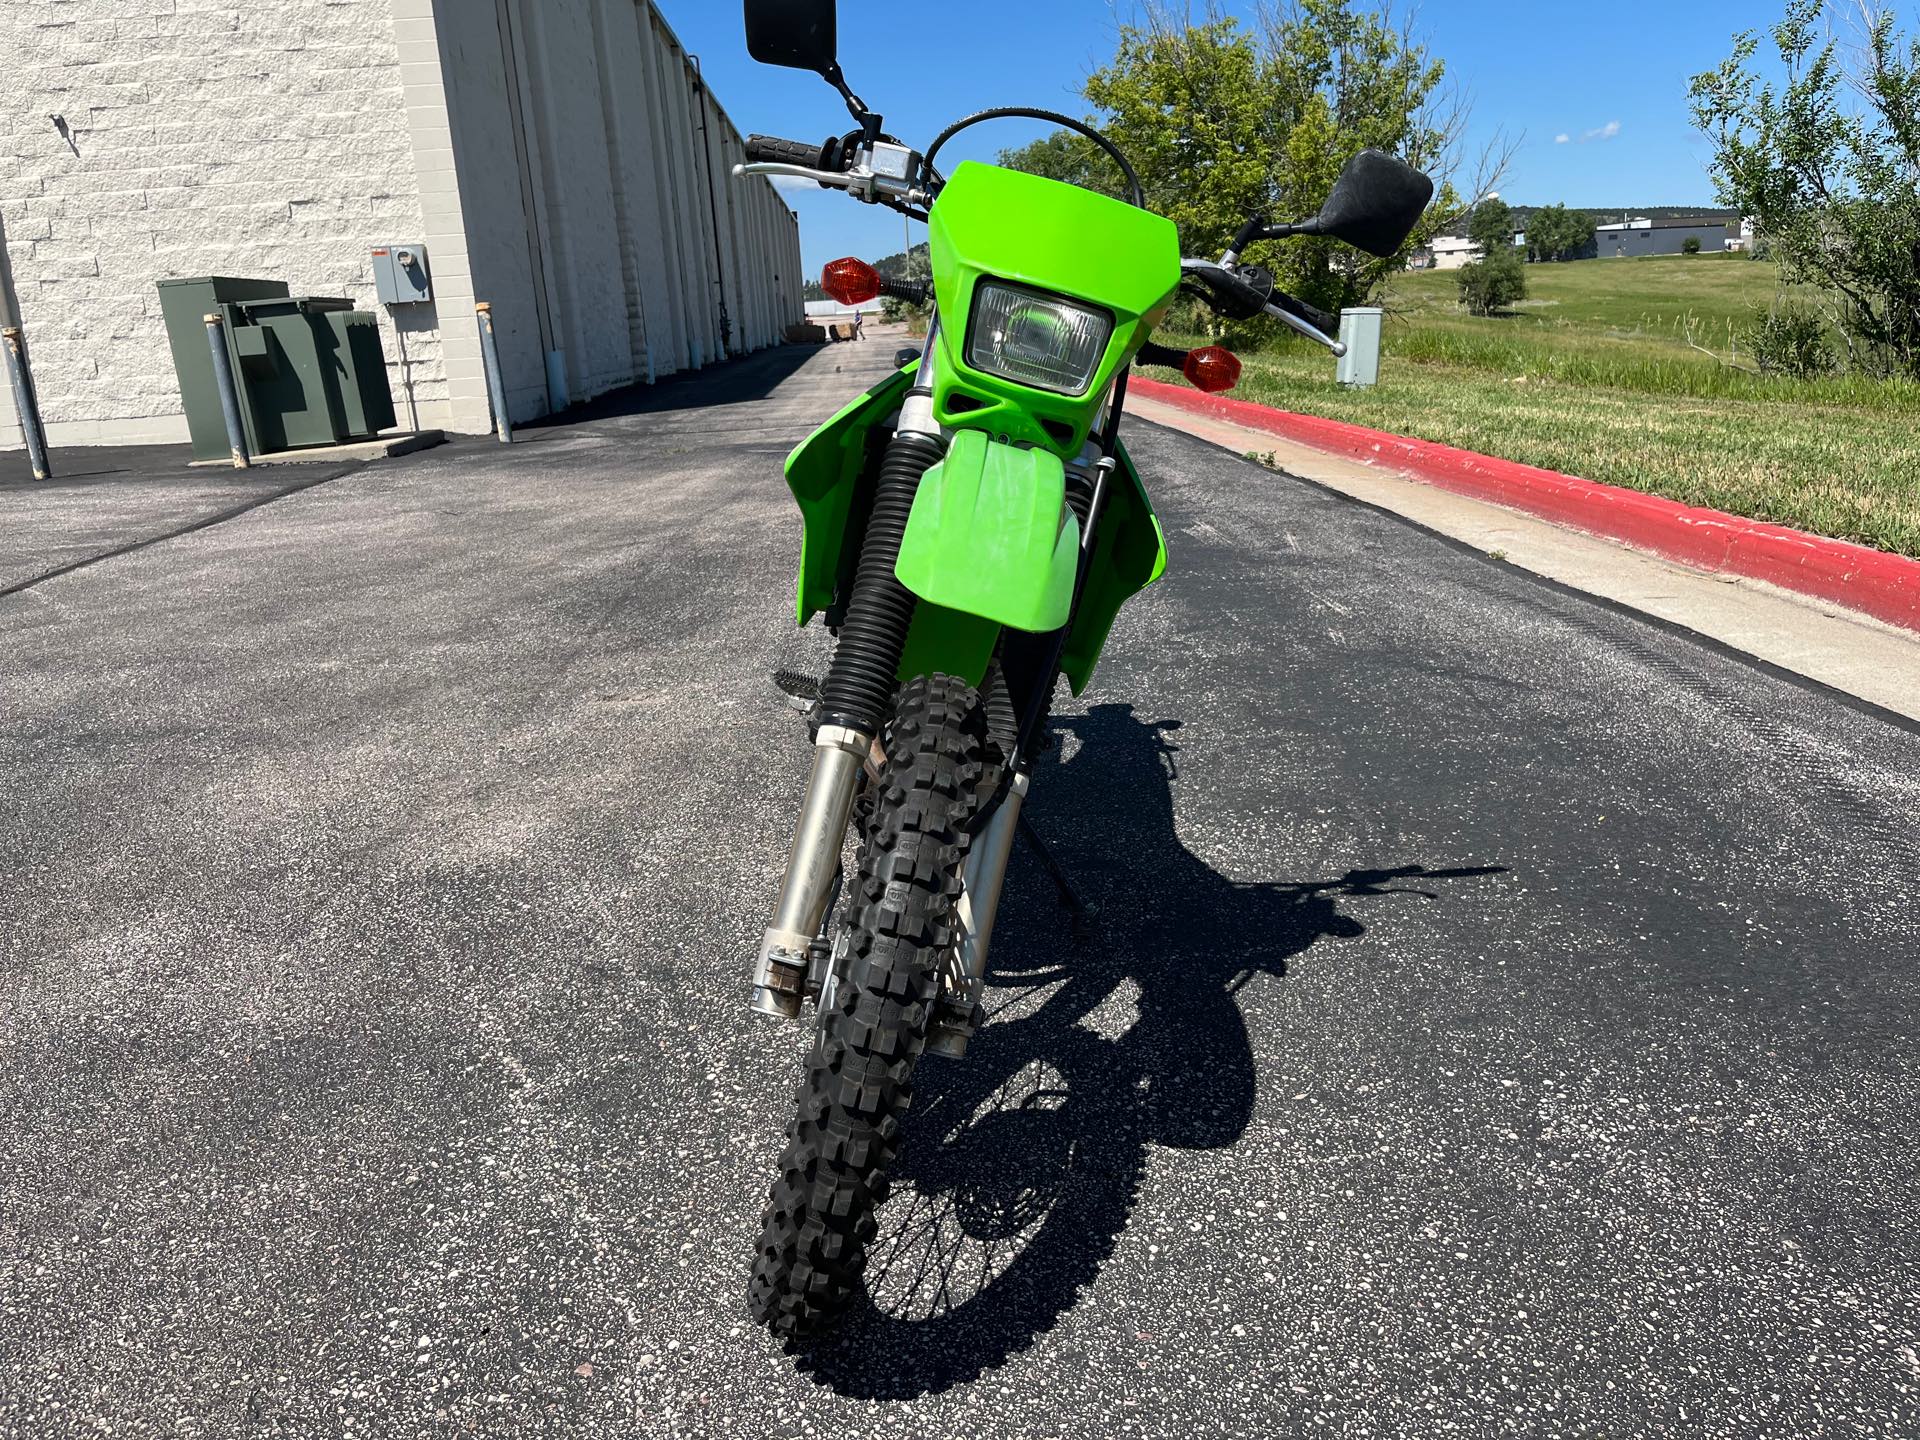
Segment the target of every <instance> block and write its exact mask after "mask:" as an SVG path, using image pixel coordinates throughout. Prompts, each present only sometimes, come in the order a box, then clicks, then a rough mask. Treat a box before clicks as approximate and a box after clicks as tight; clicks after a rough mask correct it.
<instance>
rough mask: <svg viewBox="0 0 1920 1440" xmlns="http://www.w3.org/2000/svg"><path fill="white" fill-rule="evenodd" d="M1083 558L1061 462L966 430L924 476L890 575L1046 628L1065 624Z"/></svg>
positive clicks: (988, 614) (971, 611) (952, 602)
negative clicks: (1068, 500) (1081, 558)
mask: <svg viewBox="0 0 1920 1440" xmlns="http://www.w3.org/2000/svg"><path fill="white" fill-rule="evenodd" d="M1079 558H1080V523H1079V521H1077V520H1075V519H1074V517H1073V512H1072V511H1071V510H1069V509H1068V508H1067V477H1066V472H1065V471H1064V470H1062V469H1061V466H1060V457H1059V456H1058V455H1055V454H1053V453H1052V452H1051V451H1047V450H1021V449H1018V448H1016V447H1014V446H1012V445H1002V444H999V443H998V442H996V441H993V440H990V439H988V438H987V437H986V436H985V435H984V434H982V433H981V432H980V431H978V430H962V431H960V432H959V433H958V434H956V435H955V436H954V437H953V441H952V443H951V444H949V445H948V446H947V453H946V457H945V458H944V459H942V460H941V461H940V463H939V464H937V465H935V466H934V467H933V468H932V469H931V470H929V471H927V473H926V474H925V475H924V476H922V477H921V480H920V488H919V489H918V490H917V491H916V492H915V493H914V497H913V511H912V513H911V514H910V515H908V517H907V533H906V535H905V536H904V537H903V538H902V539H901V541H900V558H899V560H898V561H896V562H895V564H894V567H893V573H894V574H895V575H897V576H899V577H900V583H901V584H902V585H904V586H906V587H907V589H909V590H911V591H912V592H913V593H914V594H915V595H918V596H919V597H920V598H921V599H922V600H930V601H932V602H933V603H934V604H936V605H944V606H945V607H946V608H947V609H949V610H959V611H963V612H964V613H966V614H968V615H978V616H981V617H983V618H985V619H988V620H993V621H997V622H998V623H1000V624H1002V625H1011V626H1012V627H1013V628H1014V629H1016V630H1033V631H1046V630H1058V629H1059V628H1060V627H1061V626H1062V625H1065V624H1066V623H1067V616H1068V613H1069V612H1070V611H1071V610H1072V608H1073V579H1074V573H1075V571H1076V570H1077V568H1078V564H1079Z"/></svg>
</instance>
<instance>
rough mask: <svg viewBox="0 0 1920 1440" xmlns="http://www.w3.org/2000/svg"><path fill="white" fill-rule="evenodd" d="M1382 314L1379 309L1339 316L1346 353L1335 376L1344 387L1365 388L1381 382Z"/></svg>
mask: <svg viewBox="0 0 1920 1440" xmlns="http://www.w3.org/2000/svg"><path fill="white" fill-rule="evenodd" d="M1380 313H1381V312H1380V308H1379V307H1378V306H1377V305H1364V306H1358V307H1356V308H1354V309H1352V310H1342V311H1341V312H1340V340H1341V343H1342V344H1344V345H1345V346H1346V347H1347V353H1346V354H1344V355H1342V356H1341V357H1340V367H1339V369H1338V370H1337V371H1335V374H1336V376H1337V377H1338V378H1339V381H1340V383H1341V384H1342V385H1352V386H1355V387H1359V388H1364V387H1366V386H1369V385H1374V384H1377V383H1378V382H1379V379H1380Z"/></svg>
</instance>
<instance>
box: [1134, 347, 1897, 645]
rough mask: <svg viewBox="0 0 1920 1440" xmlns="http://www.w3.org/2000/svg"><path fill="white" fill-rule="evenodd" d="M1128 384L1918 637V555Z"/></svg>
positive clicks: (1161, 386) (1380, 434) (1146, 383)
mask: <svg viewBox="0 0 1920 1440" xmlns="http://www.w3.org/2000/svg"><path fill="white" fill-rule="evenodd" d="M1127 383H1128V388H1129V391H1130V393H1133V394H1138V395H1144V396H1146V397H1147V398H1148V399H1150V400H1158V401H1160V402H1162V403H1163V404H1167V405H1173V406H1176V407H1177V408H1179V409H1182V410H1191V411H1193V412H1194V413H1196V414H1199V415H1210V416H1213V417H1214V418H1215V419H1218V420H1228V421H1231V422H1232V423H1234V424H1235V425H1244V426H1246V427H1247V428H1248V429H1252V430H1264V431H1266V432H1268V433H1269V434H1273V435H1279V436H1281V437H1283V438H1285V439H1288V440H1295V441H1298V442H1299V443H1300V444H1302V445H1311V446H1313V447H1314V448H1315V449H1317V450H1328V451H1332V452H1333V453H1335V454H1338V455H1346V456H1350V457H1352V458H1354V459H1356V460H1365V461H1370V462H1372V463H1375V464H1384V465H1389V466H1393V467H1395V468H1398V469H1404V470H1407V471H1410V472H1411V473H1412V474H1413V476H1414V477H1415V478H1416V479H1419V480H1424V481H1426V482H1427V483H1428V484H1430V485H1436V486H1438V487H1439V488H1440V489H1442V490H1451V491H1454V492H1455V493H1457V494H1461V495H1471V496H1472V497H1473V498H1474V499H1476V500H1490V501H1492V502H1493V503H1495V504H1496V505H1505V506H1507V507H1509V508H1510V509H1514V510H1524V511H1526V512H1527V513H1528V514H1530V515H1538V516H1540V517H1541V518H1542V519H1544V520H1553V521H1557V522H1558V523H1560V524H1562V525H1570V526H1572V527H1573V528H1575V529H1577V530H1585V531H1588V532H1589V533H1591V534H1595V535H1604V536H1606V537H1607V538H1609V539H1612V540H1618V541H1620V542H1622V543H1623V544H1626V545H1631V546H1633V547H1634V548H1635V549H1639V550H1650V551H1652V552H1653V553H1654V554H1656V555H1659V556H1662V557H1664V558H1666V559H1668V560H1676V561H1678V562H1679V563H1681V564H1682V565H1691V566H1694V567H1695V568H1697V569H1701V570H1712V571H1725V572H1728V573H1730V574H1734V575H1744V576H1746V577H1748V578H1749V579H1753V580H1765V581H1766V582H1767V583H1768V584H1771V585H1778V586H1780V587H1781V588H1782V589H1784V590H1797V591H1799V592H1800V593H1801V594H1803V595H1812V596H1816V597H1818V598H1819V599H1822V600H1828V601H1831V602H1833V603H1834V604H1836V605H1844V606H1846V607H1847V608H1848V609H1850V610H1858V611H1861V612H1863V613H1864V614H1868V615H1871V616H1873V617H1874V618H1875V619H1878V620H1884V621H1886V622H1887V623H1888V624H1890V625H1899V626H1902V627H1904V628H1906V629H1908V630H1920V560H1910V559H1908V558H1907V557H1906V556H1904V555H1892V554H1889V553H1887V552H1886V551H1884V550H1870V549H1868V548H1867V547H1866V546H1864V545H1851V544H1849V543H1847V542H1846V541H1845V540H1829V539H1827V538H1826V537H1824V536H1821V535H1809V534H1807V533H1806V532H1805V531H1804V530H1791V529H1789V528H1787V527H1786V526H1785V525H1769V524H1767V523H1766V522H1765V521H1761V520H1743V519H1741V518H1740V517H1739V516H1738V515H1728V514H1725V513H1724V512H1722V511H1719V510H1707V509H1703V508H1701V507H1699V506H1696V505H1682V504H1680V503H1679V502H1677V501H1674V500H1663V499H1661V498H1660V497H1659V496H1657V495H1645V494H1642V493H1641V492H1640V491H1638V490H1626V489H1623V488H1621V487H1620V486H1618V485H1600V484H1596V483H1595V482H1594V481H1592V480H1576V479H1575V478H1574V477H1573V476H1571V475H1561V474H1559V473H1557V472H1555V471H1552V470H1541V469H1538V468H1536V467H1535V466H1532V465H1521V464H1519V463H1517V462H1515V461H1512V460H1498V459H1495V458H1494V457H1492V456H1490V455H1476V454H1475V453H1474V452H1473V451H1471V450H1456V449H1455V448H1454V447H1453V446H1451V445H1439V444H1436V443H1434V442H1432V441H1430V440H1414V439H1411V438H1409V437H1407V436H1405V435H1393V434H1389V433H1388V432H1386V431H1384V430H1369V429H1367V428H1366V427H1365V426H1363V425H1348V424H1346V423H1344V422H1343V421H1339V420H1322V419H1321V418H1319V417H1318V416H1316V415H1295V414H1292V413H1291V412H1289V411H1286V410H1275V409H1273V408H1271V407H1270V406H1266V405H1255V404H1254V403H1252V402H1251V401H1248V400H1230V399H1228V398H1226V397H1225V396H1223V395H1204V394H1201V393H1200V392H1199V391H1197V390H1188V389H1184V388H1183V387H1181V386H1178V385H1168V384H1165V383H1163V382H1161V381H1158V380H1146V379H1142V378H1141V377H1140V376H1137V375H1136V376H1134V377H1132V378H1131V379H1130V380H1129V381H1128V382H1127Z"/></svg>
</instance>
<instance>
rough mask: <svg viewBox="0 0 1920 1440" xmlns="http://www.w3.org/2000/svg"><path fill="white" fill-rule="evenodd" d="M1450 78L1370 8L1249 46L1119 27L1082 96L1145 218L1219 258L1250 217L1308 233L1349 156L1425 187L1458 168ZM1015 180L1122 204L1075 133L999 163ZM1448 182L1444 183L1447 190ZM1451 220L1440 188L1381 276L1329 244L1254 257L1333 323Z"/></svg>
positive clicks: (1212, 28) (1376, 265)
mask: <svg viewBox="0 0 1920 1440" xmlns="http://www.w3.org/2000/svg"><path fill="white" fill-rule="evenodd" d="M1445 74H1446V70H1445V66H1444V65H1443V64H1442V63H1441V62H1440V61H1439V60H1437V59H1435V58H1433V57H1432V56H1431V55H1430V54H1429V53H1428V51H1427V49H1426V48H1425V46H1424V45H1422V44H1421V43H1419V42H1418V41H1417V40H1416V39H1414V38H1413V37H1412V36H1411V35H1410V34H1409V33H1408V32H1407V31H1405V30H1403V29H1400V28H1396V27H1395V25H1394V24H1393V23H1392V22H1391V20H1390V19H1389V17H1388V15H1387V14H1386V13H1384V12H1382V11H1376V10H1373V9H1368V8H1366V6H1365V0H1284V3H1282V4H1281V5H1280V6H1278V7H1277V8H1275V9H1272V10H1267V11H1263V12H1262V14H1261V18H1260V20H1259V22H1258V24H1257V26H1256V28H1254V29H1253V30H1248V29H1244V28H1242V27H1241V25H1240V24H1239V23H1238V22H1237V21H1235V20H1233V19H1231V18H1221V19H1215V20H1212V21H1210V22H1208V23H1206V24H1202V25H1188V24H1186V23H1185V22H1184V20H1182V19H1180V18H1178V17H1176V16H1174V15H1172V14H1171V13H1170V12H1165V11H1161V10H1157V9H1153V8H1151V7H1150V8H1149V9H1148V11H1147V13H1146V14H1145V16H1144V18H1143V19H1142V20H1141V21H1140V22H1139V23H1137V24H1131V25H1126V26H1123V27H1122V29H1121V31H1120V40H1119V45H1118V48H1117V49H1116V51H1115V54H1114V57H1113V59H1112V61H1111V62H1109V63H1108V64H1107V65H1105V66H1103V67H1101V68H1100V69H1099V70H1097V71H1095V72H1094V73H1093V74H1092V75H1091V76H1090V77H1089V78H1088V80H1087V82H1086V86H1085V89H1084V94H1085V95H1086V98H1087V100H1088V101H1089V102H1090V103H1091V104H1092V105H1093V107H1094V108H1095V112H1096V113H1095V114H1094V115H1093V116H1092V117H1091V120H1092V123H1094V124H1095V125H1097V126H1099V127H1100V129H1101V130H1102V131H1103V132H1104V133H1106V134H1107V135H1108V136H1109V137H1110V138H1111V139H1112V140H1113V141H1114V143H1115V144H1117V145H1118V146H1119V147H1120V148H1121V150H1122V151H1124V152H1125V153H1126V155H1127V156H1128V158H1129V159H1130V160H1131V161H1132V162H1133V164H1134V166H1135V168H1136V169H1137V170H1138V171H1139V173H1140V181H1141V184H1142V186H1143V187H1144V189H1145V190H1146V193H1147V203H1148V204H1149V205H1151V206H1152V207H1153V208H1154V209H1156V210H1157V211H1159V212H1160V213H1161V214H1164V215H1166V216H1167V217H1168V218H1170V219H1171V220H1172V221H1173V222H1174V223H1175V225H1177V226H1178V227H1179V231H1180V244H1181V247H1182V249H1183V251H1184V253H1186V254H1190V255H1191V254H1206V255H1217V254H1219V253H1220V252H1221V251H1223V250H1225V249H1226V247H1227V242H1228V240H1229V239H1230V238H1231V237H1232V235H1233V233H1234V231H1236V230H1237V229H1239V227H1240V225H1241V222H1242V221H1244V220H1246V219H1247V217H1248V216H1250V215H1253V214H1255V213H1264V214H1267V215H1269V216H1270V217H1272V218H1274V219H1290V220H1297V219H1304V218H1306V217H1308V216H1310V215H1312V214H1313V213H1314V212H1315V211H1316V210H1318V209H1319V207H1320V203H1321V201H1322V200H1324V199H1325V198H1326V196H1327V193H1328V192H1329V191H1330V190H1331V189H1332V188H1333V182H1334V179H1335V177H1336V176H1337V175H1338V174H1339V172H1340V168H1341V166H1343V165H1344V164H1345V163H1346V162H1347V161H1348V160H1349V159H1350V158H1352V156H1353V155H1354V154H1356V153H1357V152H1358V151H1360V150H1362V149H1366V148H1368V147H1373V148H1377V149H1381V150H1385V151H1388V152H1389V153H1392V154H1397V155H1399V156H1400V157H1401V158H1403V159H1405V160H1407V161H1408V162H1409V163H1411V164H1413V165H1416V166H1419V167H1420V168H1422V169H1426V170H1428V171H1429V172H1433V171H1435V170H1440V171H1442V172H1444V171H1445V170H1446V169H1448V168H1450V166H1451V164H1452V163H1453V161H1454V156H1455V153H1456V147H1457V142H1458V139H1459V133H1460V122H1461V119H1462V118H1463V117H1462V116H1461V114H1460V112H1459V111H1457V110H1451V109H1449V108H1447V106H1446V103H1445V95H1444V92H1443V81H1444V78H1445ZM1000 158H1001V163H1002V164H1004V165H1008V166H1011V167H1012V168H1015V169H1021V170H1028V171H1032V172H1033V173H1036V174H1041V175H1048V176H1051V177H1052V178H1054V179H1058V180H1066V181H1069V182H1070V183H1074V184H1082V185H1088V186H1089V187H1090V188H1093V189H1098V190H1101V191H1103V192H1104V193H1107V194H1117V193H1119V184H1120V181H1119V176H1118V175H1117V174H1116V173H1115V167H1114V165H1113V162H1112V161H1111V160H1109V159H1107V158H1106V157H1105V156H1104V155H1102V154H1101V153H1100V152H1099V151H1098V150H1097V149H1095V148H1094V147H1093V146H1092V145H1090V144H1089V143H1087V142H1086V141H1084V140H1082V139H1080V138H1079V137H1077V136H1074V135H1072V134H1071V132H1056V133H1055V134H1053V135H1049V136H1047V137H1045V138H1044V139H1041V140H1038V141H1035V142H1034V143H1033V144H1031V145H1027V146H1024V147H1021V148H1019V149H1016V150H1009V151H1006V152H1003V153H1002V155H1001V157H1000ZM1441 178H1442V179H1443V181H1444V174H1443V175H1442V177H1441ZM1458 209H1459V199H1458V196H1457V195H1456V194H1455V192H1454V190H1453V189H1452V187H1451V186H1450V185H1447V184H1445V183H1443V184H1442V185H1441V188H1440V192H1439V193H1438V194H1437V195H1436V197H1435V201H1434V204H1433V206H1432V207H1431V209H1430V210H1429V211H1428V216H1427V218H1426V219H1425V220H1423V222H1422V224H1421V226H1420V227H1419V228H1418V229H1417V230H1416V232H1415V234H1414V236H1413V237H1412V239H1410V240H1409V242H1408V245H1407V249H1406V251H1405V252H1403V253H1402V254H1401V255H1399V256H1396V257H1393V258H1391V259H1387V260H1375V259H1373V258H1372V257H1370V256H1364V255H1361V254H1359V253H1358V252H1357V251H1354V250H1352V249H1350V248H1348V247H1346V246H1342V245H1339V244H1337V243H1336V242H1334V241H1331V240H1320V239H1297V240H1289V241H1283V242H1266V243H1260V244H1256V245H1255V246H1253V247H1251V249H1250V251H1249V254H1248V257H1247V258H1248V259H1250V260H1253V261H1256V262H1258V263H1260V264H1264V265H1267V266H1269V267H1270V268H1271V269H1272V270H1273V271H1274V274H1275V276H1276V277H1277V278H1278V280H1279V282H1280V284H1281V286H1282V287H1283V288H1284V289H1286V290H1288V291H1290V292H1291V293H1293V294H1295V295H1298V296H1300V297H1302V298H1303V299H1306V300H1308V301H1311V302H1312V303H1314V304H1316V305H1320V306H1322V307H1324V308H1327V309H1339V308H1341V307H1343V306H1347V305H1354V304H1359V303H1361V302H1363V301H1364V300H1366V299H1367V298H1369V297H1371V296H1372V294H1373V293H1374V291H1375V290H1376V289H1377V288H1378V287H1379V285H1380V284H1381V283H1382V282H1383V281H1384V280H1385V279H1386V278H1387V276H1389V275H1390V274H1392V273H1393V272H1394V271H1396V270H1399V269H1401V268H1403V266H1404V263H1405V255H1406V253H1410V252H1411V251H1412V250H1413V249H1414V248H1416V247H1417V246H1419V245H1421V244H1424V243H1426V242H1427V241H1428V240H1429V239H1431V238H1432V236H1433V234H1434V233H1435V231H1437V229H1438V228H1439V225H1440V222H1441V221H1443V220H1444V219H1445V218H1446V217H1448V216H1449V215H1451V214H1453V213H1455V212H1456V211H1458Z"/></svg>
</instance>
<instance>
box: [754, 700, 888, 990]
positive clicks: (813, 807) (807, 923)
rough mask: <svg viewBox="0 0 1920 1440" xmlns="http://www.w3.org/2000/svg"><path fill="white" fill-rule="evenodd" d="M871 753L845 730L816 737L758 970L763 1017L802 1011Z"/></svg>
mask: <svg viewBox="0 0 1920 1440" xmlns="http://www.w3.org/2000/svg"><path fill="white" fill-rule="evenodd" d="M872 751H873V737H872V736H871V735H864V734H862V733H861V732H860V731H858V730H849V729H847V728H845V727H844V726H840V725H822V726H821V727H820V733H819V734H818V735H817V736H815V737H814V751H813V773H812V774H811V775H809V776H808V777H807V795H806V799H805V800H804V801H802V802H801V805H800V821H799V823H798V824H797V825H796V826H795V827H794V832H793V853H792V855H791V856H790V857H789V858H788V860H787V874H786V878H785V879H783V880H782V881H781V882H780V898H779V899H778V900H777V901H776V902H775V903H774V910H773V924H772V926H770V927H769V928H768V930H767V933H766V936H765V937H764V938H763V939H762V940H761V942H760V955H759V958H758V959H757V960H755V961H754V965H753V998H752V999H751V1000H750V1001H749V1002H748V1003H749V1006H750V1008H751V1009H752V1010H754V1011H755V1012H756V1013H757V1014H761V1015H773V1016H778V1017H780V1018H782V1019H787V1020H791V1019H793V1018H794V1017H795V1016H797V1015H798V1014H799V1013H800V998H801V996H802V995H803V994H804V993H805V990H806V984H807V949H808V947H809V946H811V945H812V944H813V940H814V937H815V936H816V935H818V934H819V933H820V924H821V922H822V921H823V920H824V919H825V918H826V913H827V902H828V900H829V899H831V898H832V895H833V877H834V875H835V874H836V873H837V872H838V871H839V868H840V847H841V844H842V842H843V841H844V840H845V839H846V834H847V818H848V816H849V815H850V814H851V813H852V811H853V795H854V791H855V790H856V789H857V788H858V787H859V784H860V767H861V766H862V765H864V764H865V763H866V762H867V759H868V757H869V755H871V753H872Z"/></svg>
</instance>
